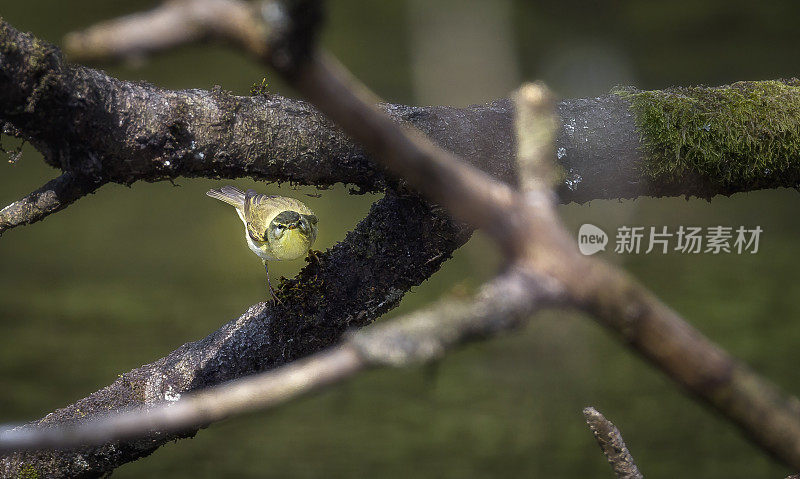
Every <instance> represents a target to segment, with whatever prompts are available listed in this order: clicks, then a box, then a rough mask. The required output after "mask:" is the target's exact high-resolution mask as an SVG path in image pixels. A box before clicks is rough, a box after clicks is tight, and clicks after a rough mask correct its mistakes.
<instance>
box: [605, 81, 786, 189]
mask: <svg viewBox="0 0 800 479" xmlns="http://www.w3.org/2000/svg"><path fill="white" fill-rule="evenodd" d="M614 93H616V94H617V95H619V96H621V97H623V98H625V99H626V100H627V101H628V102H629V103H630V105H631V108H632V109H633V111H634V113H635V115H636V122H637V126H638V129H639V133H640V135H641V141H642V144H643V145H644V147H645V161H644V163H643V170H644V171H643V173H644V174H645V176H646V177H649V178H650V179H651V180H654V181H660V182H667V183H675V182H685V181H691V182H703V183H707V184H712V185H716V186H718V187H720V188H721V189H722V191H727V192H734V191H742V190H750V189H758V188H769V187H776V186H795V187H796V186H798V185H799V184H800V81H798V80H797V79H792V80H781V81H757V82H737V83H733V84H731V85H727V86H722V87H715V88H709V87H686V88H670V89H667V90H658V91H640V90H634V89H620V90H616V91H615V92H614Z"/></svg>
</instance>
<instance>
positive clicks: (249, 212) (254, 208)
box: [244, 190, 280, 241]
mask: <svg viewBox="0 0 800 479" xmlns="http://www.w3.org/2000/svg"><path fill="white" fill-rule="evenodd" d="M275 198H278V197H277V196H271V195H262V194H259V193H256V192H255V191H254V190H247V192H246V193H245V197H244V218H245V222H246V223H247V232H248V233H249V234H250V237H251V238H253V239H254V240H256V241H266V240H267V239H266V237H265V231H266V230H267V226H269V222H270V221H272V218H274V217H275V215H276V214H278V213H279V212H280V211H277V210H276V208H275V205H273V202H274V199H275Z"/></svg>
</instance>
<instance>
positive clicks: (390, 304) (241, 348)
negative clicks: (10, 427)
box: [0, 192, 470, 477]
mask: <svg viewBox="0 0 800 479" xmlns="http://www.w3.org/2000/svg"><path fill="white" fill-rule="evenodd" d="M469 234H470V230H469V229H468V228H466V227H464V226H463V225H459V224H455V223H453V222H452V220H450V219H449V218H448V217H447V215H446V214H445V213H444V212H443V211H442V210H441V209H440V208H439V209H432V208H431V207H430V206H429V205H428V204H427V203H425V202H424V201H422V200H421V199H420V198H418V197H416V196H411V195H398V194H397V193H391V192H389V193H387V194H386V195H385V197H384V198H383V199H381V200H380V201H378V202H377V203H375V204H374V205H373V206H372V208H371V209H370V212H369V214H368V215H367V217H366V218H364V219H363V220H362V221H361V222H360V223H359V224H358V225H357V226H356V228H355V229H354V230H353V231H351V232H350V233H348V235H347V236H346V237H345V239H344V240H343V241H341V242H339V243H337V244H336V245H335V246H334V247H333V248H331V249H330V250H328V251H326V252H324V253H322V254H319V255H318V256H319V262H312V263H311V264H309V265H308V266H306V267H305V268H304V269H303V270H302V271H301V272H300V273H299V274H298V276H297V277H296V278H294V279H292V280H288V281H286V282H284V283H283V284H282V285H281V287H280V288H279V291H278V295H279V296H280V298H281V301H282V302H283V304H282V305H272V304H263V303H261V304H256V305H254V306H252V307H250V308H249V309H248V310H247V311H246V312H245V313H244V314H242V316H241V317H239V318H237V319H235V320H233V321H230V322H229V323H227V324H225V325H224V326H222V327H221V328H220V329H219V330H217V331H215V332H213V333H211V334H210V335H209V336H207V337H206V338H203V339H201V340H198V341H195V342H192V343H187V344H184V345H183V346H181V347H180V348H178V349H176V350H175V351H173V352H172V353H170V354H169V355H167V356H165V357H164V358H161V359H158V360H156V361H154V362H152V363H150V364H147V365H144V366H142V367H140V368H137V369H134V370H132V371H129V372H127V373H124V374H122V375H120V377H119V378H118V379H117V380H116V381H115V382H114V383H112V384H110V385H109V386H107V387H105V388H103V389H101V390H99V391H97V392H95V393H93V394H91V395H89V396H87V397H85V398H83V399H81V400H79V401H77V402H75V403H73V404H71V405H69V406H67V407H65V408H63V409H59V410H57V411H54V412H53V413H50V414H48V415H47V416H46V417H44V418H42V419H41V420H39V421H35V422H34V423H33V424H34V425H37V426H41V427H48V428H55V427H58V426H61V425H70V424H74V423H76V422H80V421H81V420H83V419H85V418H86V417H87V416H88V417H90V416H93V415H102V414H105V413H107V412H108V411H109V410H128V409H136V408H148V407H152V406H153V405H156V404H159V403H163V402H165V401H169V400H171V399H172V400H174V399H175V398H176V397H179V396H181V395H183V394H185V393H187V392H189V391H194V390H199V389H203V388H206V387H209V386H213V385H217V384H220V383H223V382H225V381H229V380H232V379H236V378H239V377H242V376H245V375H248V374H253V373H256V372H261V371H265V370H269V369H272V368H275V367H278V366H281V365H283V364H286V363H288V362H291V361H293V360H295V359H298V358H301V357H304V356H307V355H309V354H312V353H314V352H317V351H320V350H322V349H324V348H326V347H328V346H330V345H332V344H334V343H336V342H337V341H339V340H340V339H341V337H342V335H343V334H344V333H345V332H346V331H347V330H348V329H350V328H357V327H361V326H364V325H367V324H369V323H371V322H372V321H374V320H375V319H376V318H378V317H380V316H381V315H382V314H384V313H385V312H387V311H389V310H391V309H392V308H394V307H395V306H396V305H397V304H398V303H399V302H400V300H401V299H402V297H403V294H404V293H405V292H406V291H408V290H409V289H410V288H411V287H412V286H416V285H418V284H420V283H421V282H422V281H424V280H425V279H427V278H428V277H430V276H431V275H432V274H433V273H434V272H435V271H437V270H438V269H439V267H440V266H441V264H442V263H443V262H444V261H445V260H447V259H448V258H449V257H450V254H451V253H452V252H453V251H454V250H455V249H456V248H458V247H459V246H461V245H462V244H463V243H464V242H465V241H466V240H467V238H468V237H469ZM187 434H189V432H187V431H182V433H181V434H180V435H178V436H175V435H171V434H161V435H157V436H156V437H153V438H149V439H147V440H134V441H128V442H124V443H106V444H102V445H99V446H96V447H82V448H78V449H75V450H70V451H68V452H62V451H36V452H27V453H26V452H18V453H14V454H11V455H8V456H3V457H0V477H7V476H10V477H16V474H17V473H18V471H19V470H20V469H19V468H20V467H21V466H22V465H23V464H28V465H31V466H33V467H35V468H37V469H38V470H40V471H48V472H47V473H44V472H42V474H40V475H41V476H47V477H51V476H52V477H75V476H81V475H85V476H98V475H102V474H104V473H106V472H108V471H111V470H113V469H114V468H116V467H118V466H119V465H121V464H124V463H126V462H130V461H133V460H135V459H138V458H140V457H143V456H146V455H148V454H150V453H152V452H153V451H154V450H155V449H157V448H158V447H159V446H161V445H162V444H165V443H167V442H169V441H170V440H174V439H176V438H177V437H183V436H185V435H187ZM79 458H80V459H79Z"/></svg>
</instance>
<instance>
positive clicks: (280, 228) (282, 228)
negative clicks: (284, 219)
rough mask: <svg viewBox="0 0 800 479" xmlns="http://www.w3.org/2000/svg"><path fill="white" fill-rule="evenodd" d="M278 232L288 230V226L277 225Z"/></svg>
mask: <svg viewBox="0 0 800 479" xmlns="http://www.w3.org/2000/svg"><path fill="white" fill-rule="evenodd" d="M277 228H278V231H283V230H285V229H286V225H277Z"/></svg>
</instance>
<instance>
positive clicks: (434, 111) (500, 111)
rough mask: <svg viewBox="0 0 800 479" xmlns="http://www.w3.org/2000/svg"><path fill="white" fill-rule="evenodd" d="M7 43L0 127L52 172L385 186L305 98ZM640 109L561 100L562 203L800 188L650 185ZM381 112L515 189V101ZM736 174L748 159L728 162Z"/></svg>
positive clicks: (763, 181)
mask: <svg viewBox="0 0 800 479" xmlns="http://www.w3.org/2000/svg"><path fill="white" fill-rule="evenodd" d="M0 40H1V41H0V71H2V75H0V119H2V120H5V121H8V122H10V123H11V124H13V125H14V126H15V127H16V128H18V129H19V130H20V131H21V133H22V134H23V135H24V136H25V137H26V138H27V139H28V140H29V141H31V142H32V143H33V144H34V145H35V146H36V147H37V148H38V149H39V150H40V151H42V152H43V153H44V154H45V159H46V161H47V162H48V163H49V164H51V165H53V166H55V167H57V168H61V169H63V170H65V171H73V172H77V173H80V174H81V175H83V176H87V177H97V178H99V179H104V180H108V181H114V182H119V183H126V184H127V183H132V182H134V181H137V180H148V181H155V180H159V179H168V178H175V177H178V176H187V177H196V176H203V177H226V178H235V177H245V176H249V177H254V178H258V179H264V180H269V181H291V182H296V183H300V184H310V185H318V186H327V185H332V184H335V183H339V182H342V183H347V184H351V185H354V186H356V187H357V188H358V189H360V190H362V191H379V190H383V189H385V187H386V186H387V180H386V176H385V174H384V172H383V170H382V169H381V168H378V167H376V166H374V165H373V164H372V163H371V162H370V161H368V157H367V155H366V154H365V153H364V151H363V150H362V149H361V148H360V147H358V146H356V145H354V144H353V143H352V142H351V141H350V140H349V139H348V138H347V137H346V136H345V135H343V134H342V133H341V131H340V130H339V129H338V128H336V127H334V126H333V125H331V123H330V122H329V121H327V120H326V119H325V118H324V117H323V116H322V115H320V114H319V113H318V112H317V111H316V110H315V109H314V108H312V107H311V106H309V105H308V104H307V103H304V102H302V101H297V100H290V99H287V98H283V97H280V96H278V95H269V94H265V95H257V96H253V97H239V96H234V95H231V94H230V93H227V92H225V91H223V90H222V89H215V90H212V91H203V90H183V91H169V90H163V89H160V88H157V87H155V86H152V85H148V84H144V83H134V82H125V81H120V80H117V79H114V78H111V77H108V76H107V75H105V74H104V73H102V72H100V71H97V70H92V69H89V68H86V67H82V66H76V65H70V64H68V63H66V62H65V61H64V60H63V58H62V57H61V55H60V54H59V52H58V51H57V50H56V49H55V48H54V47H52V46H50V45H48V44H46V43H44V42H42V41H40V40H37V39H35V38H34V37H32V36H31V35H29V34H24V33H20V32H18V31H17V30H15V29H13V28H12V27H11V26H10V25H8V24H7V23H5V22H2V23H0ZM632 101H633V100H632V99H631V98H630V97H629V98H628V99H625V98H623V97H622V96H620V95H617V94H611V95H606V96H602V97H597V98H590V99H575V100H564V101H562V102H560V103H559V104H558V105H557V110H558V113H559V115H560V117H561V123H562V127H561V129H560V131H559V134H558V139H557V144H556V149H557V152H558V157H559V164H560V167H561V169H562V171H563V181H562V183H561V186H560V187H559V189H558V193H559V195H560V197H561V199H562V201H567V202H568V201H580V202H583V201H588V200H591V199H601V198H632V197H636V196H640V195H653V196H660V195H698V196H702V197H710V196H713V195H715V194H718V193H723V194H728V193H733V192H736V191H746V190H750V189H754V188H770V187H779V186H788V187H792V186H795V185H796V180H795V178H796V176H794V175H791V174H784V175H778V174H777V173H776V171H778V170H776V169H772V170H770V171H769V174H767V172H766V170H765V171H762V174H763V178H760V179H759V180H758V181H745V182H741V183H740V184H735V183H734V184H732V183H730V182H729V181H726V180H725V179H724V178H720V179H718V180H715V179H714V178H713V177H708V174H707V172H706V171H705V170H703V171H700V170H695V171H692V170H688V171H683V172H682V173H681V174H680V175H679V176H678V177H677V178H676V177H672V176H670V177H667V178H661V179H659V178H657V177H653V176H652V175H651V174H650V173H649V170H646V169H645V168H644V166H643V165H645V162H644V161H643V159H644V156H645V155H644V151H645V150H644V149H643V148H642V147H643V146H644V143H640V140H639V138H640V137H641V136H643V135H644V134H645V132H644V131H643V130H642V129H640V128H639V127H637V121H636V118H637V117H636V115H635V113H634V111H633V110H632V109H631V102H632ZM381 108H382V109H383V110H384V111H385V112H387V113H388V114H389V115H390V117H391V118H393V119H394V120H395V121H398V122H401V123H406V124H409V125H413V126H415V127H416V128H418V129H420V130H421V131H422V132H424V133H425V134H427V135H428V136H429V137H430V138H431V139H433V140H434V141H435V142H436V143H437V144H439V145H440V146H442V147H443V148H445V149H446V150H448V151H450V152H452V153H455V154H457V155H459V156H460V157H462V158H465V159H466V160H467V161H469V162H471V163H472V164H474V165H476V166H478V167H480V168H481V169H483V170H484V171H487V172H488V173H490V174H492V175H494V176H496V177H498V178H500V179H502V180H504V181H507V182H511V183H514V182H515V174H514V171H515V161H514V140H513V128H512V121H513V111H512V110H513V108H512V105H511V102H510V101H508V100H498V101H496V102H494V103H491V104H488V105H479V106H472V107H468V108H450V107H436V106H434V107H410V106H403V105H383V106H382V107H381ZM64 125H69V127H68V128H64ZM750 127H751V131H749V133H748V137H752V138H754V141H756V142H757V143H758V142H759V141H762V143H763V144H764V145H765V146H766V147H768V146H769V144H767V142H766V140H764V139H765V138H775V135H758V132H759V128H761V127H762V125H759V124H753V125H750ZM786 128H789V127H788V126H787V127H786ZM789 129H790V128H789ZM759 138H761V140H759ZM708 141H709V142H713V138H708ZM710 144H711V143H710ZM770 144H771V143H770ZM665 148H669V145H667V146H665ZM725 148H726V146H725V144H722V145H717V147H716V148H715V149H714V150H708V154H709V157H710V158H711V157H713V159H715V160H716V158H718V157H720V155H722V157H724V156H725V154H726V150H725ZM731 148H733V147H731ZM694 150H695V151H696V152H700V153H702V152H703V151H706V150H702V149H697V148H695V149H694ZM670 151H671V150H670ZM731 153H732V154H733V153H735V151H734V150H731ZM799 156H800V155H798V154H797V152H793V151H790V150H789V151H786V156H785V161H786V168H788V169H789V170H790V171H795V170H796V169H797V159H798V157H799ZM702 160H703V158H702V157H700V158H696V159H695V163H702ZM729 168H734V169H736V168H747V165H741V164H736V163H731V164H730V165H729ZM783 171H784V173H786V171H787V170H786V169H784V170H783Z"/></svg>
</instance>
